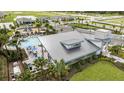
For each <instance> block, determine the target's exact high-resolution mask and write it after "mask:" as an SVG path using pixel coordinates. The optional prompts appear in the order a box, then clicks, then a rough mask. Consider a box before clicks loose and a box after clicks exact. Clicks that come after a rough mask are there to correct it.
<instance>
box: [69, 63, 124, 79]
mask: <svg viewBox="0 0 124 93" xmlns="http://www.w3.org/2000/svg"><path fill="white" fill-rule="evenodd" d="M70 80H72V81H81V80H82V81H83V80H124V72H123V71H122V70H120V69H118V68H117V67H116V66H114V65H113V64H112V63H109V62H105V61H102V62H98V63H96V64H93V65H91V66H89V67H87V68H86V69H85V70H83V71H81V72H79V73H77V74H75V75H74V76H72V78H71V79H70Z"/></svg>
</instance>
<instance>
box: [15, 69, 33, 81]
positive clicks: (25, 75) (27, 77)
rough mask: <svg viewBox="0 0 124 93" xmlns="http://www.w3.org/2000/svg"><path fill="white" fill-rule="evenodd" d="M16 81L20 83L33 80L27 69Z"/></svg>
mask: <svg viewBox="0 0 124 93" xmlns="http://www.w3.org/2000/svg"><path fill="white" fill-rule="evenodd" d="M17 80H21V81H32V80H33V75H32V73H31V72H30V70H29V69H26V70H25V71H24V72H23V73H21V74H20V75H19V76H18V77H17Z"/></svg>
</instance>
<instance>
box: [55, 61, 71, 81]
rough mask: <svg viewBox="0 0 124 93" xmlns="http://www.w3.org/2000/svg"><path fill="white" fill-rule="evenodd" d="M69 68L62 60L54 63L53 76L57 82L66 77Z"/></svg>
mask: <svg viewBox="0 0 124 93" xmlns="http://www.w3.org/2000/svg"><path fill="white" fill-rule="evenodd" d="M68 71H69V67H68V66H67V65H65V63H64V61H63V60H60V61H59V62H57V61H55V72H56V73H54V75H55V77H56V79H57V80H64V79H65V78H66V76H67V75H68Z"/></svg>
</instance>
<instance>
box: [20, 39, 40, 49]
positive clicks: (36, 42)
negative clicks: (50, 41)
mask: <svg viewBox="0 0 124 93" xmlns="http://www.w3.org/2000/svg"><path fill="white" fill-rule="evenodd" d="M24 40H25V41H24V42H21V47H22V48H27V47H29V46H38V45H40V44H41V42H40V41H39V39H38V37H29V38H25V39H24Z"/></svg>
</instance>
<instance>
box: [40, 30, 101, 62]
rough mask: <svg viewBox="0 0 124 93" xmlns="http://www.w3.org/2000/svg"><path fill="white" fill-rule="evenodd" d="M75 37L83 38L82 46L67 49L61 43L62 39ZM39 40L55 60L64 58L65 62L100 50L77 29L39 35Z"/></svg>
mask: <svg viewBox="0 0 124 93" xmlns="http://www.w3.org/2000/svg"><path fill="white" fill-rule="evenodd" d="M74 38H75V39H79V40H83V42H81V47H80V48H76V49H72V50H69V51H67V50H66V49H65V48H64V47H63V46H62V45H61V43H60V41H64V40H69V39H74ZM39 40H40V41H41V43H42V44H43V46H44V47H45V48H46V50H47V51H48V52H49V54H50V56H51V57H52V58H53V59H54V60H58V61H59V60H61V59H63V60H64V61H65V63H68V62H70V61H72V60H75V59H78V58H80V57H84V56H86V55H89V54H91V53H94V52H96V51H97V50H99V48H98V47H97V46H95V45H94V44H92V43H90V42H88V41H87V40H85V39H84V37H83V36H82V35H81V34H80V33H79V32H77V31H71V32H65V33H59V34H54V35H48V36H42V37H39Z"/></svg>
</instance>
